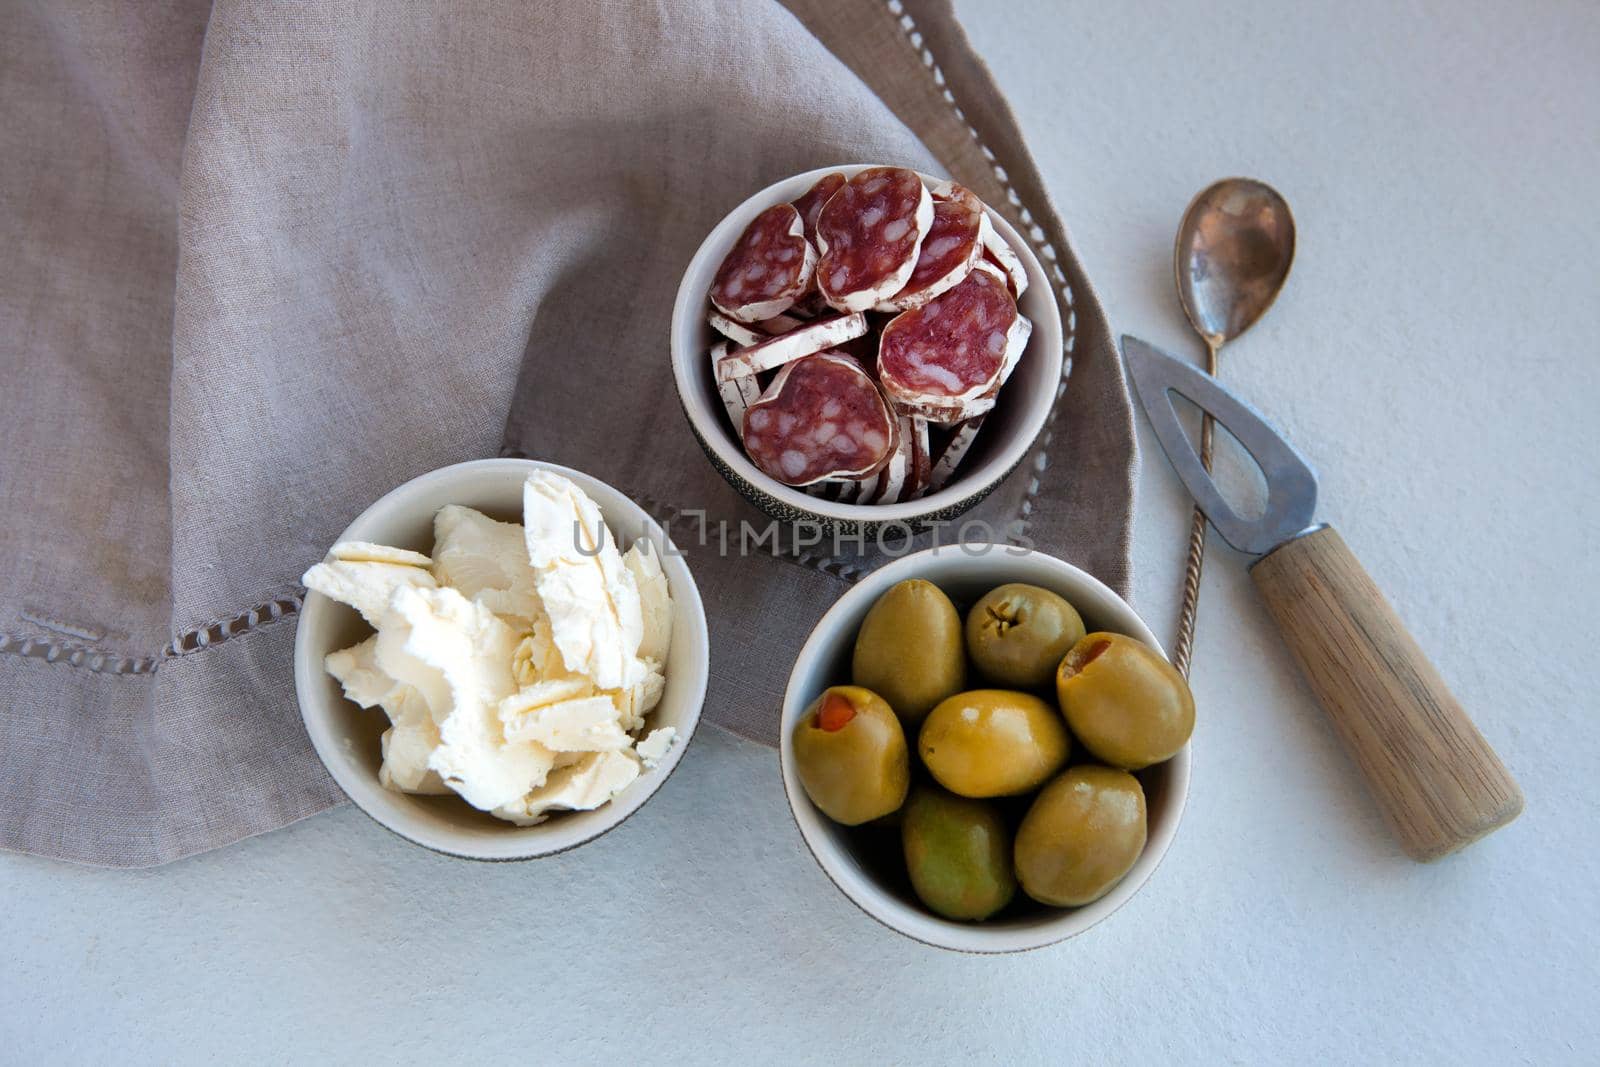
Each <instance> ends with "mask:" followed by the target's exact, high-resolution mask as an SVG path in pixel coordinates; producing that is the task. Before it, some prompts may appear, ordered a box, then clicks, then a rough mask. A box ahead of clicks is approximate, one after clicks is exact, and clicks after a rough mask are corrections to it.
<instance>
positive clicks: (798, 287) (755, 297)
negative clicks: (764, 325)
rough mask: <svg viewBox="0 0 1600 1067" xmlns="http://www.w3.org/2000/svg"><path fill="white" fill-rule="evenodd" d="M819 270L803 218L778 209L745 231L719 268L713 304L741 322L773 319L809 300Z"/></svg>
mask: <svg viewBox="0 0 1600 1067" xmlns="http://www.w3.org/2000/svg"><path fill="white" fill-rule="evenodd" d="M816 265H817V254H816V251H815V250H814V249H813V248H812V247H811V242H809V241H807V240H806V238H805V227H804V224H803V223H802V222H801V221H800V213H799V212H798V211H796V210H795V209H794V208H793V207H792V206H790V205H789V204H774V205H773V206H772V207H769V208H767V210H765V211H763V212H762V213H761V214H759V215H757V216H756V217H755V220H754V221H753V222H751V223H750V225H749V226H746V227H745V230H744V233H742V234H740V235H739V240H738V241H736V242H735V243H734V246H733V249H732V250H731V251H730V252H729V253H728V255H727V257H726V258H724V259H723V261H722V266H720V267H718V268H717V276H716V277H715V278H714V279H712V282H711V303H712V304H713V305H714V306H715V307H716V309H717V310H718V311H720V312H722V313H723V314H724V315H726V316H728V317H729V318H730V319H734V320H736V321H738V322H745V323H750V322H760V321H761V320H762V319H770V318H771V317H772V316H774V315H777V314H779V313H781V312H783V311H786V310H788V308H790V307H791V306H792V305H793V304H794V302H795V301H796V300H798V299H800V297H802V296H804V295H805V292H806V290H807V289H808V288H810V287H811V283H812V279H813V276H814V272H815V270H816Z"/></svg>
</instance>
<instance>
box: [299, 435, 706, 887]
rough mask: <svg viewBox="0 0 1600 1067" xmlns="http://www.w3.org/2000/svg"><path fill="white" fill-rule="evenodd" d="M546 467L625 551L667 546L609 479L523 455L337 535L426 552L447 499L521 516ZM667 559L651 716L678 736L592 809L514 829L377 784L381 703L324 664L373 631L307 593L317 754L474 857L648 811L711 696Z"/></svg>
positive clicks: (354, 792)
mask: <svg viewBox="0 0 1600 1067" xmlns="http://www.w3.org/2000/svg"><path fill="white" fill-rule="evenodd" d="M539 469H543V470H549V471H554V472H555V473H557V474H560V475H563V476H565V477H567V478H570V479H572V481H573V482H575V483H577V484H578V485H579V486H580V487H581V488H582V489H583V490H584V492H586V493H588V494H589V496H591V497H592V498H593V499H594V501H595V503H596V504H598V505H599V506H600V511H601V513H602V514H604V516H605V520H606V524H607V525H608V526H610V527H611V530H612V532H613V533H614V534H615V535H616V538H617V541H618V543H619V544H620V545H621V546H622V547H623V548H627V547H628V546H629V545H631V544H632V543H633V542H634V541H635V540H637V539H639V538H640V537H648V538H649V539H650V540H651V541H653V542H654V543H655V545H656V548H657V549H658V550H660V549H662V548H663V547H664V546H665V545H666V544H667V540H666V536H665V534H664V533H663V532H662V530H661V527H660V526H659V525H658V524H657V523H656V522H655V520H654V519H652V518H650V516H649V515H648V514H646V513H645V511H644V510H643V509H642V508H640V507H639V506H638V505H637V504H635V503H634V502H633V501H631V500H629V499H628V498H627V497H625V496H623V495H622V494H621V493H619V492H617V491H616V490H615V489H613V488H611V487H610V486H609V485H606V484H605V483H604V482H601V481H597V480H596V479H594V478H591V477H589V476H588V475H587V474H583V473H582V472H580V471H575V470H569V469H568V468H566V467H558V466H556V465H554V464H551V463H539V462H535V461H532V460H522V459H485V460H478V461H476V462H472V463H459V464H457V465H455V466H453V467H443V468H441V469H439V470H436V471H432V472H430V473H428V474H424V475H422V476H421V477H420V478H413V479H412V480H411V481H409V482H406V483H405V484H404V485H402V486H400V487H399V488H398V489H395V490H393V491H392V492H390V493H389V494H388V495H387V496H385V497H384V498H383V499H381V500H379V501H378V502H377V503H376V504H373V505H372V506H371V507H369V508H368V509H367V510H366V511H364V512H362V513H361V515H360V516H359V517H358V518H357V519H356V520H355V521H354V522H352V523H351V524H350V526H349V527H348V528H347V529H346V530H345V531H344V533H343V534H341V535H340V536H339V540H341V541H374V542H377V543H378V544H383V545H393V546H396V547H398V548H411V549H416V550H417V551H419V552H429V551H431V550H432V548H433V516H434V513H435V512H437V511H438V510H439V509H440V508H442V507H443V506H444V505H446V504H464V505H466V506H467V507H472V508H477V509H478V510H479V511H482V512H484V513H485V514H487V515H489V516H491V517H492V518H496V519H501V520H505V521H509V522H521V521H522V483H523V481H524V480H525V479H526V478H527V476H528V474H529V472H531V471H534V470H539ZM661 566H662V569H663V570H664V571H665V573H666V576H667V582H668V585H669V587H670V589H671V591H672V648H671V651H670V652H669V653H668V656H667V663H666V666H665V672H664V673H665V674H666V683H667V684H666V691H665V693H664V694H663V696H662V698H661V703H660V704H658V705H657V706H656V708H655V710H654V711H652V712H651V713H650V716H649V718H648V719H647V720H646V723H647V728H655V727H659V726H671V727H674V728H675V729H676V730H677V731H678V733H677V739H676V741H675V742H674V743H673V746H672V748H671V749H670V750H669V751H668V753H667V755H666V756H665V758H663V759H662V760H661V762H660V763H659V764H657V766H655V767H654V768H652V769H650V770H646V771H645V772H644V773H642V774H641V775H640V776H639V777H638V778H637V779H635V780H634V782H633V784H631V785H629V786H628V787H627V789H625V790H623V791H622V792H621V793H619V794H618V795H617V796H616V797H615V798H613V799H612V800H611V801H610V802H609V803H606V804H603V805H601V806H600V807H599V808H596V809H595V810H594V811H574V812H563V813H560V814H555V815H552V816H551V817H550V818H549V819H548V820H546V821H545V822H543V823H540V824H539V825H537V826H515V825H513V824H511V823H508V822H505V821H503V820H500V819H496V818H494V817H493V816H491V815H489V814H487V813H486V812H482V811H478V810H477V809H475V808H473V807H472V806H471V805H469V804H468V803H467V802H466V801H465V800H462V799H461V798H460V797H458V796H455V795H453V794H451V795H447V796H412V795H409V794H406V793H397V792H394V791H392V790H389V789H385V788H384V787H383V786H381V785H379V784H378V765H379V763H380V762H381V760H380V753H379V741H378V739H379V737H380V736H381V735H382V733H383V731H384V728H385V727H386V726H387V725H388V720H387V719H386V718H385V717H384V714H383V712H382V711H381V710H379V709H376V708H374V709H371V710H363V709H362V708H360V707H358V706H357V705H356V704H354V703H353V702H351V701H349V700H346V699H345V697H344V694H343V692H342V691H341V689H340V687H339V683H338V682H336V681H334V679H333V678H332V677H330V676H329V675H328V673H327V671H325V670H324V669H323V666H322V661H323V657H325V656H326V655H327V654H328V653H329V652H332V651H334V650H336V649H340V648H347V647H349V646H350V645H352V644H355V643H356V642H357V641H360V640H361V639H362V638H363V637H365V636H366V635H368V634H370V633H371V632H372V628H371V627H369V626H368V625H367V624H366V622H365V621H364V620H363V619H362V618H361V616H360V615H358V614H356V612H355V611H354V610H353V609H351V608H348V607H346V606H345V605H343V604H340V603H338V602H336V601H333V600H329V599H328V598H327V597H325V596H323V595H322V594H320V593H307V594H306V599H305V604H304V606H303V607H302V608H301V609H300V621H299V628H298V630H297V631H296V633H295V647H294V679H295V690H296V692H297V693H298V694H299V698H300V715H301V717H302V718H303V719H304V720H305V724H306V732H307V733H308V734H310V735H311V743H312V744H313V745H314V746H316V750H317V755H318V756H320V757H321V758H322V762H323V763H324V764H325V765H326V766H327V768H328V772H329V773H330V774H332V775H333V778H334V781H336V782H338V783H339V787H340V788H341V789H343V790H344V791H345V794H346V795H347V796H349V798H350V799H351V800H353V801H355V803H356V805H357V806H359V807H360V808H361V810H362V811H365V812H366V813H367V814H368V815H370V816H372V817H373V818H374V819H376V820H377V821H378V822H379V823H381V824H383V825H384V826H386V827H388V828H389V829H390V830H393V831H394V832H395V833H397V834H399V835H400V836H401V837H404V838H407V839H409V840H411V841H414V842H416V843H417V844H419V845H422V846H424V847H426V848H431V849H433V850H435V851H437V852H444V853H448V854H450V855H452V856H461V857H463V858H466V859H476V860H520V859H532V858H533V857H536V856H548V855H550V854H551V853H555V852H562V851H565V850H566V849H569V848H574V847H576V846H578V845H581V844H583V843H584V842H585V841H589V840H591V839H593V838H595V837H598V836H600V835H601V834H603V833H605V832H606V831H607V830H609V829H611V828H612V827H613V826H616V825H617V824H618V823H620V822H622V820H624V819H626V818H627V817H628V816H629V815H632V814H633V813H634V812H636V811H638V810H639V809H640V808H641V807H643V806H644V803H645V801H647V800H649V799H650V797H651V795H652V794H654V793H655V791H656V790H657V789H659V788H660V787H661V783H662V782H664V781H666V779H667V776H668V775H669V774H671V773H672V771H673V768H675V767H676V766H677V765H678V761H679V760H681V759H682V758H683V753H684V750H685V749H687V748H688V746H689V741H690V739H691V738H692V737H693V736H694V731H695V726H696V724H698V723H699V721H700V706H701V704H702V703H703V702H704V700H705V694H706V677H707V673H708V657H707V649H708V640H707V636H706V617H705V612H704V610H703V609H702V607H701V604H700V593H699V590H698V589H696V588H695V584H694V576H693V575H691V574H690V573H689V568H688V566H687V564H685V562H684V560H683V557H682V556H679V555H674V554H672V553H671V552H662V553H661Z"/></svg>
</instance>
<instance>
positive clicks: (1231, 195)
mask: <svg viewBox="0 0 1600 1067" xmlns="http://www.w3.org/2000/svg"><path fill="white" fill-rule="evenodd" d="M1293 263H1294V216H1293V215H1292V214H1290V212H1289V205H1288V203H1287V202H1286V201H1285V200H1284V199H1283V197H1282V196H1280V195H1278V191H1277V190H1276V189H1274V188H1272V186H1270V185H1268V184H1266V183H1265V182H1259V181H1256V180H1255V179H1253V178H1224V179H1223V180H1222V181H1219V182H1216V183H1215V184H1213V185H1210V186H1207V187H1206V188H1205V189H1202V190H1201V191H1200V194H1199V195H1198V196H1196V197H1195V198H1194V200H1193V201H1192V202H1190V204H1189V209H1188V210H1187V211H1185V212H1184V213H1183V222H1182V223H1180V224H1179V226H1178V240H1177V246H1176V248H1175V249H1174V251H1173V268H1174V270H1175V271H1176V273H1177V279H1178V299H1179V300H1180V301H1181V302H1182V303H1183V312H1184V314H1185V315H1187V316H1189V322H1190V324H1191V325H1193V326H1194V329H1195V332H1196V333H1198V334H1199V335H1200V338H1201V340H1203V341H1205V343H1206V372H1207V373H1208V374H1212V375H1215V374H1216V373H1217V353H1218V352H1219V351H1220V350H1221V348H1222V346H1223V345H1225V344H1227V343H1228V342H1229V341H1231V340H1233V339H1234V338H1236V337H1238V336H1239V335H1240V334H1242V333H1244V332H1245V331H1246V330H1248V329H1249V328H1250V327H1251V326H1253V325H1255V323H1256V320H1257V319H1259V318H1261V316H1262V315H1264V314H1266V311H1267V309H1268V308H1269V307H1271V306H1272V302H1273V300H1275V299H1276V298H1277V296H1278V293H1279V291H1281V290H1282V289H1283V283H1284V282H1285V281H1286V280H1287V279H1288V277H1289V268H1290V266H1291V265H1293ZM1212 434H1213V425H1212V420H1211V416H1210V415H1206V416H1205V417H1204V418H1203V420H1202V422H1201V425H1200V461H1201V463H1202V464H1204V465H1205V468H1206V470H1208V471H1209V470H1210V469H1211V446H1212ZM1205 552H1206V517H1205V516H1204V515H1203V514H1201V512H1200V509H1198V508H1196V509H1195V512H1194V518H1193V520H1192V522H1191V523H1190V526H1189V558H1188V561H1187V562H1186V563H1185V565H1184V570H1183V605H1182V607H1181V608H1180V609H1179V613H1178V636H1177V640H1176V641H1175V642H1174V643H1173V648H1172V662H1173V664H1174V665H1175V666H1176V667H1177V668H1178V670H1179V671H1181V672H1182V673H1183V675H1184V677H1188V675H1189V656H1190V653H1191V651H1192V650H1193V648H1194V621H1195V610H1196V608H1197V606H1198V603H1199V599H1200V569H1201V567H1202V565H1203V564H1204V562H1205Z"/></svg>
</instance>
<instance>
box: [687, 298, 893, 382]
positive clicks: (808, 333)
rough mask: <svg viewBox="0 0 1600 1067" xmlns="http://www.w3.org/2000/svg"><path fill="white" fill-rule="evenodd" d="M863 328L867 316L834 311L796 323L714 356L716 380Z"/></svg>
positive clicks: (763, 367) (756, 370)
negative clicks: (825, 315) (762, 338)
mask: <svg viewBox="0 0 1600 1067" xmlns="http://www.w3.org/2000/svg"><path fill="white" fill-rule="evenodd" d="M866 332H867V317H866V316H865V315H863V314H861V313H860V312H859V311H858V312H856V313H855V314H853V315H835V316H834V317H833V318H831V319H818V320H816V321H815V322H808V323H806V324H805V325H804V326H797V327H796V328H794V329H792V330H790V331H789V332H788V333H785V334H779V335H778V336H777V337H769V338H767V339H766V340H764V341H761V342H760V343H758V344H753V345H750V346H749V347H747V348H736V349H734V350H733V351H731V352H728V353H727V354H726V355H724V356H723V357H722V358H721V359H718V360H717V363H716V367H717V380H718V381H727V380H728V379H729V378H747V377H750V376H752V375H756V374H760V373H761V372H762V371H769V370H773V369H775V368H777V367H781V366H783V365H784V364H786V363H791V362H793V361H794V360H797V359H800V358H802V357H804V356H810V355H815V354H816V353H818V352H826V351H827V350H828V349H830V348H832V347H834V346H835V345H842V344H844V343H845V342H847V341H853V340H855V339H856V338H857V337H861V336H863V335H865V334H866Z"/></svg>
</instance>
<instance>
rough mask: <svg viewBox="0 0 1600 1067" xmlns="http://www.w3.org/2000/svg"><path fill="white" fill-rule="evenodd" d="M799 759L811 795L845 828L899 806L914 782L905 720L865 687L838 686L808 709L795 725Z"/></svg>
mask: <svg viewBox="0 0 1600 1067" xmlns="http://www.w3.org/2000/svg"><path fill="white" fill-rule="evenodd" d="M794 760H795V773H796V774H797V775H798V776H799V778H800V785H801V786H802V787H803V788H804V789H805V791H806V796H808V797H810V798H811V802H812V803H813V804H815V805H816V806H817V807H818V808H820V809H821V810H822V813H823V814H824V815H826V816H827V817H828V818H830V819H832V820H833V821H834V822H836V823H842V824H844V825H845V826H858V825H860V824H861V823H864V822H870V821H871V820H873V819H876V818H880V817H881V816H884V815H887V814H889V813H890V812H892V811H894V810H895V809H897V808H899V807H900V805H901V804H903V803H904V802H905V799H906V789H907V788H908V786H909V785H910V781H911V756H910V753H909V751H908V750H907V748H906V735H905V731H904V730H903V729H902V728H901V726H900V720H899V719H897V718H895V715H894V712H892V711H890V710H889V705H888V704H885V703H884V702H883V698H882V697H880V696H878V695H877V694H876V693H873V692H871V691H869V690H866V689H862V688H860V687H859V686H853V685H836V686H833V687H832V688H830V689H828V690H826V691H824V692H823V694H822V695H821V696H819V697H818V698H817V699H816V701H815V702H814V703H812V705H811V706H810V707H809V708H807V709H806V711H805V714H803V715H801V716H800V722H799V723H798V725H796V726H795V729H794Z"/></svg>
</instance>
